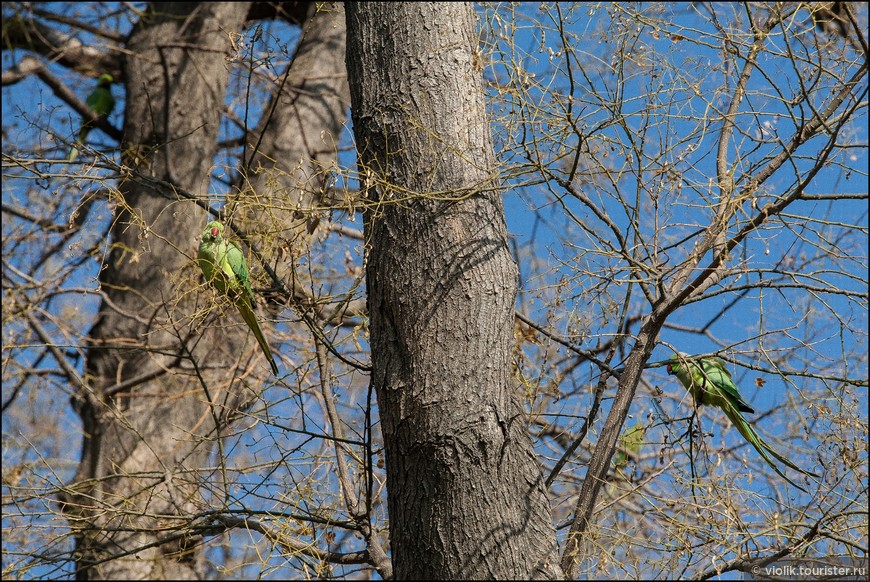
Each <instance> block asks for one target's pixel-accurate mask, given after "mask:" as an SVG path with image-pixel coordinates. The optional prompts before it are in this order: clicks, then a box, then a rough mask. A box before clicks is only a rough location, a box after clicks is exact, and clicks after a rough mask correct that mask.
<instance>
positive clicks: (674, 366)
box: [665, 352, 689, 376]
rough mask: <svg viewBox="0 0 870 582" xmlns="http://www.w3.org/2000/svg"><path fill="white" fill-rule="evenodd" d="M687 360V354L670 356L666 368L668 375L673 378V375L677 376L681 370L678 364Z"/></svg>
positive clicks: (681, 353) (680, 365) (680, 353)
mask: <svg viewBox="0 0 870 582" xmlns="http://www.w3.org/2000/svg"><path fill="white" fill-rule="evenodd" d="M688 359H689V354H687V353H686V352H679V353H678V354H677V355H675V356H671V359H670V361H669V362H668V365H667V368H665V369H666V370H667V371H668V374H670V375H671V376H673V375H674V374H678V373H679V372H680V369H681V368H682V364H681V363H680V362H684V361H686V360H688Z"/></svg>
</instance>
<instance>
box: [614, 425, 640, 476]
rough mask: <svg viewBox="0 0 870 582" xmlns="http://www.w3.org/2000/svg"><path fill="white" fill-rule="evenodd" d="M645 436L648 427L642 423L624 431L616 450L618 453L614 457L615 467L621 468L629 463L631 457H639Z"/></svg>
mask: <svg viewBox="0 0 870 582" xmlns="http://www.w3.org/2000/svg"><path fill="white" fill-rule="evenodd" d="M645 436H646V427H645V426H644V425H643V424H641V423H638V424H635V425H634V426H632V427H631V428H629V429H627V430H626V431H625V432H624V433H622V438H621V439H620V441H619V447H618V448H617V450H616V455H614V457H613V465H614V467H616V468H617V469H621V468H622V467H625V466H626V465H628V461H629V459H637V456H638V455H639V454H640V449H641V448H642V447H643V439H644V437H645Z"/></svg>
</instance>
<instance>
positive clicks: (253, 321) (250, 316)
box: [236, 296, 278, 376]
mask: <svg viewBox="0 0 870 582" xmlns="http://www.w3.org/2000/svg"><path fill="white" fill-rule="evenodd" d="M236 307H237V308H238V309H239V313H241V314H242V319H244V320H245V323H247V324H248V327H249V328H251V331H252V332H254V337H255V338H257V343H258V344H260V347H261V348H262V349H263V353H264V354H266V359H267V360H269V365H270V366H271V367H272V373H273V374H275V375H276V376H277V375H278V365H277V364H276V363H275V358H274V357H273V356H272V350H271V349H270V348H269V344H268V343H266V338H265V337H263V332H262V330H261V329H260V324H259V323H257V315H256V314H255V313H254V310H253V309H252V308H251V305H250V303H248V302H247V300H246V298H245V297H244V296H243V297H242V298H240V300H239V301H237V302H236Z"/></svg>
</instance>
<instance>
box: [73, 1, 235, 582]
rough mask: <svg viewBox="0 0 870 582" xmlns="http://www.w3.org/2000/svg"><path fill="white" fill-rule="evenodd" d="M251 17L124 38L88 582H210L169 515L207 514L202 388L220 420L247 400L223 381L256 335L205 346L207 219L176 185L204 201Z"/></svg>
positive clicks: (231, 331) (192, 18) (94, 421)
mask: <svg viewBox="0 0 870 582" xmlns="http://www.w3.org/2000/svg"><path fill="white" fill-rule="evenodd" d="M247 10H248V6H247V4H246V3H201V4H200V3H174V4H154V5H150V6H149V7H148V8H147V9H146V11H145V12H144V13H143V14H142V16H141V20H140V21H139V23H138V24H137V25H136V27H135V28H134V30H133V32H132V33H131V35H130V38H129V43H128V46H127V48H128V49H129V52H128V56H127V60H126V66H125V72H124V75H125V79H126V89H127V91H126V97H127V99H126V110H125V135H124V142H123V147H124V148H125V149H124V152H125V153H124V156H123V159H124V160H125V162H126V163H127V164H128V165H131V166H135V167H136V170H137V174H136V175H130V176H128V177H127V179H123V180H122V181H121V183H120V185H119V192H120V199H119V200H118V204H119V206H118V210H117V211H116V213H115V223H114V226H113V228H112V232H111V236H112V246H111V252H110V253H109V256H108V260H107V261H106V265H105V268H104V270H103V271H102V273H101V277H100V282H101V288H102V290H103V291H104V293H105V298H106V299H105V301H104V302H103V305H102V306H101V308H100V312H99V316H98V319H97V323H96V325H95V326H94V328H93V330H92V332H91V340H92V345H91V347H90V349H89V352H88V360H87V376H86V378H85V384H84V386H83V387H82V388H81V389H80V391H79V396H80V399H79V401H78V403H77V404H78V410H79V412H80V414H81V416H82V419H83V422H84V432H85V442H84V446H83V456H82V461H81V463H80V466H79V469H78V472H77V475H76V478H75V484H76V485H75V491H76V493H77V494H76V495H71V496H70V497H69V500H70V503H68V504H67V505H66V507H65V510H66V511H67V514H68V515H69V516H70V518H71V524H72V526H73V528H74V530H76V531H77V539H78V547H77V561H78V564H77V567H78V569H77V576H78V577H79V578H89V579H148V578H164V579H170V580H171V579H197V578H199V577H201V576H202V572H201V570H200V567H199V564H198V559H197V558H198V556H199V552H197V551H195V550H191V547H192V543H191V542H192V540H191V539H190V538H188V537H185V536H179V535H176V532H175V529H174V528H175V527H176V526H178V525H179V523H176V522H174V521H173V519H172V518H171V517H170V516H175V515H185V514H188V513H192V512H193V511H194V509H195V508H196V507H197V499H196V498H197V495H196V492H197V484H196V477H195V470H196V469H198V468H200V467H203V466H205V464H206V460H207V457H208V455H209V453H210V452H211V447H210V446H206V445H204V443H203V442H200V439H204V440H207V439H213V438H214V437H215V431H216V426H215V425H216V422H215V421H216V420H217V414H218V413H213V409H212V407H211V406H210V405H209V402H208V400H207V398H206V395H205V394H206V393H205V391H204V389H203V385H205V386H207V387H208V389H209V390H210V397H211V399H212V402H217V401H220V402H221V404H223V405H224V407H222V408H221V409H222V410H233V409H234V408H235V407H236V406H237V405H238V404H239V402H240V399H241V398H243V395H242V394H240V393H241V392H242V391H241V390H234V391H233V392H229V391H228V390H227V388H228V386H227V384H228V382H226V381H225V378H226V376H227V367H229V366H233V365H237V364H238V358H237V357H236V356H235V355H234V354H233V352H234V351H239V350H242V349H243V342H244V341H245V334H243V333H241V332H240V331H237V330H240V329H241V328H239V327H233V326H230V327H224V328H222V329H220V330H217V329H212V330H210V331H207V332H205V333H201V331H202V330H201V329H200V327H201V326H198V325H196V324H197V323H200V322H201V318H197V317H192V315H193V313H194V312H195V307H196V305H197V303H198V306H199V307H200V308H202V307H204V306H206V305H207V301H208V300H209V299H208V298H209V295H208V293H207V290H205V292H203V290H202V288H201V287H200V283H199V278H198V274H197V273H196V267H195V265H194V264H193V262H192V256H193V254H195V252H196V251H195V249H196V244H197V242H196V237H197V236H198V235H199V233H200V231H201V230H202V227H203V225H204V224H205V219H206V214H205V212H204V211H203V210H202V209H201V208H199V207H197V206H196V205H194V204H193V203H192V202H191V201H190V200H185V199H183V198H182V197H179V196H177V195H175V194H174V193H173V192H172V189H171V188H168V187H166V186H165V185H166V184H172V185H174V186H176V187H180V188H183V189H184V190H186V191H188V192H191V193H196V194H200V195H202V194H204V193H206V192H208V189H207V188H208V184H209V172H210V170H211V168H212V164H213V159H214V155H215V152H216V148H217V137H218V129H219V112H220V111H221V109H222V107H223V104H224V95H225V90H226V86H227V78H228V67H227V66H226V63H225V61H224V58H225V57H226V56H227V55H228V54H229V51H230V50H231V43H230V36H229V34H231V33H234V32H238V31H240V30H241V27H242V25H243V23H244V19H245V15H246V12H247ZM149 178H151V179H154V180H159V181H161V182H162V185H161V184H159V183H157V182H153V181H151V180H149ZM179 290H194V291H192V292H190V293H184V292H183V291H179ZM182 346H187V348H186V349H185V348H184V347H182ZM188 350H190V352H192V354H193V359H194V361H196V362H197V363H198V365H200V366H211V370H212V371H209V370H206V369H203V370H202V371H201V373H202V381H203V384H201V383H200V380H199V379H198V378H197V376H196V375H195V374H194V373H193V369H192V365H191V357H190V352H188ZM216 364H217V365H218V366H217V367H222V369H215V368H216V366H215V365H216ZM221 381H223V383H221ZM218 424H220V423H218ZM218 430H219V429H218ZM158 516H159V517H158Z"/></svg>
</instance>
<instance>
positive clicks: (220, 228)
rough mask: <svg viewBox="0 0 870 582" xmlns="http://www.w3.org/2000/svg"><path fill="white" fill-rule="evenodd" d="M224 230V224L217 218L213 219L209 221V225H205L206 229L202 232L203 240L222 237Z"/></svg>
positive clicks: (209, 240) (211, 240)
mask: <svg viewBox="0 0 870 582" xmlns="http://www.w3.org/2000/svg"><path fill="white" fill-rule="evenodd" d="M223 232H224V225H222V224H221V223H220V222H218V221H217V220H212V221H211V222H209V223H208V226H206V227H205V231H203V233H202V240H204V241H206V242H214V241H216V240H218V239H220V238H221V235H222V234H223Z"/></svg>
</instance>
